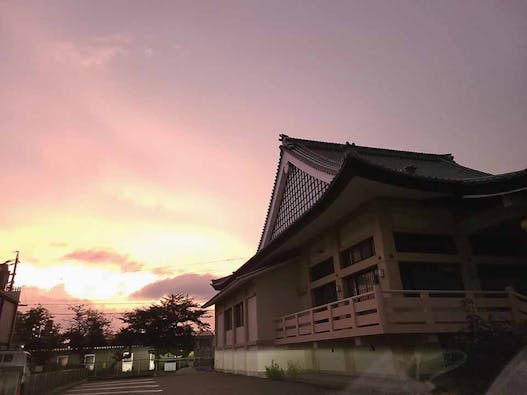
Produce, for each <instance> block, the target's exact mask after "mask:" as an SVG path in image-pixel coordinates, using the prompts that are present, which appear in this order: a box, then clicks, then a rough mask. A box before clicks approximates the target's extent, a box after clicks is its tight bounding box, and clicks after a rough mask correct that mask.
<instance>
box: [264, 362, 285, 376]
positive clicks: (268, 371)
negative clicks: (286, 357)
mask: <svg viewBox="0 0 527 395" xmlns="http://www.w3.org/2000/svg"><path fill="white" fill-rule="evenodd" d="M265 377H267V378H268V379H271V380H281V379H283V378H284V370H283V369H282V368H280V366H278V364H277V363H276V362H275V361H274V360H273V361H271V366H266V367H265Z"/></svg>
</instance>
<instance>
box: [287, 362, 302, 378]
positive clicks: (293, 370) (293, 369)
mask: <svg viewBox="0 0 527 395" xmlns="http://www.w3.org/2000/svg"><path fill="white" fill-rule="evenodd" d="M300 373H301V371H300V369H299V368H298V366H296V365H295V363H294V362H291V361H287V369H286V371H285V374H286V375H288V376H290V377H296V376H298V375H299V374H300Z"/></svg>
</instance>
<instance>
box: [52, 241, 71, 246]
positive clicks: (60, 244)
mask: <svg viewBox="0 0 527 395" xmlns="http://www.w3.org/2000/svg"><path fill="white" fill-rule="evenodd" d="M49 245H50V246H51V247H67V246H68V243H65V242H62V241H54V242H52V243H50V244H49Z"/></svg>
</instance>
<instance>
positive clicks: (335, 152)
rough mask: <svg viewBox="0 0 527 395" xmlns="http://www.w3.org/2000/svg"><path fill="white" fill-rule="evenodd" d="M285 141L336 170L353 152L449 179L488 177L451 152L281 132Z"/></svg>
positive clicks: (379, 163) (313, 160) (391, 165)
mask: <svg viewBox="0 0 527 395" xmlns="http://www.w3.org/2000/svg"><path fill="white" fill-rule="evenodd" d="M282 144H283V145H284V146H285V147H286V148H287V150H289V151H290V152H292V153H293V154H296V155H298V156H300V157H302V159H304V160H307V161H308V162H310V164H312V165H315V166H318V167H324V168H325V169H326V171H328V172H331V173H335V174H336V173H337V172H338V171H339V170H340V168H341V167H342V164H343V163H344V159H345V157H346V155H353V156H356V157H358V158H361V159H363V160H366V161H368V162H371V163H372V164H374V165H377V166H382V167H385V168H388V169H391V170H396V171H401V172H407V173H411V174H415V175H420V176H424V177H431V178H441V179H449V180H463V179H472V178H479V177H487V176H489V174H488V173H484V172H481V171H479V170H474V169H470V168H468V167H464V166H461V165H460V164H458V163H456V162H455V161H454V157H453V156H452V155H451V154H429V153H422V152H411V151H398V150H391V149H384V148H372V147H363V146H359V145H355V144H349V143H346V144H336V143H327V142H320V141H313V140H304V139H296V138H292V137H289V136H282Z"/></svg>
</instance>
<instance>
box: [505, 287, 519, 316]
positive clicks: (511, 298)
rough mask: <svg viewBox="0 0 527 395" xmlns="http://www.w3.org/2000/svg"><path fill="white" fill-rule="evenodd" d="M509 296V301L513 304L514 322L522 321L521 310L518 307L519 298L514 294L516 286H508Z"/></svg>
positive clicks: (512, 314)
mask: <svg viewBox="0 0 527 395" xmlns="http://www.w3.org/2000/svg"><path fill="white" fill-rule="evenodd" d="M505 291H507V297H508V298H509V303H510V305H511V319H512V321H513V322H519V321H520V310H519V309H518V299H517V298H516V296H515V295H514V288H512V287H506V288H505Z"/></svg>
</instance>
